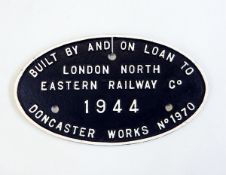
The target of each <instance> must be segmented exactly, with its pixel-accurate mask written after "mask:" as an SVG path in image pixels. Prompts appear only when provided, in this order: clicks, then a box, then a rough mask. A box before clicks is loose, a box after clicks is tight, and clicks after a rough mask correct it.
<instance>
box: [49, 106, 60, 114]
mask: <svg viewBox="0 0 226 175" xmlns="http://www.w3.org/2000/svg"><path fill="white" fill-rule="evenodd" d="M59 110H60V108H59V106H57V105H54V106H52V107H51V111H52V113H54V114H57V113H58V112H59Z"/></svg>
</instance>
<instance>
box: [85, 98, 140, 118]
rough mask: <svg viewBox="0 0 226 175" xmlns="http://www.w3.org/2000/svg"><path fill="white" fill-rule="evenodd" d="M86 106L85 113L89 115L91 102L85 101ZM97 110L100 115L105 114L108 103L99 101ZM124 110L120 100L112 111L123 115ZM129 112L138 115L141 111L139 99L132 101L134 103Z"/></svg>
mask: <svg viewBox="0 0 226 175" xmlns="http://www.w3.org/2000/svg"><path fill="white" fill-rule="evenodd" d="M84 105H85V113H86V114H88V113H89V100H85V101H84ZM95 109H96V111H97V112H98V113H104V112H105V111H106V109H107V103H106V101H105V100H103V99H99V100H97V101H96V106H95ZM122 110H123V109H122V106H121V100H120V99H118V100H117V101H116V103H115V104H114V106H113V108H112V111H114V112H116V113H121V112H122ZM129 111H130V112H134V113H137V112H138V111H139V108H138V105H137V99H133V101H132V103H131V105H130V107H129Z"/></svg>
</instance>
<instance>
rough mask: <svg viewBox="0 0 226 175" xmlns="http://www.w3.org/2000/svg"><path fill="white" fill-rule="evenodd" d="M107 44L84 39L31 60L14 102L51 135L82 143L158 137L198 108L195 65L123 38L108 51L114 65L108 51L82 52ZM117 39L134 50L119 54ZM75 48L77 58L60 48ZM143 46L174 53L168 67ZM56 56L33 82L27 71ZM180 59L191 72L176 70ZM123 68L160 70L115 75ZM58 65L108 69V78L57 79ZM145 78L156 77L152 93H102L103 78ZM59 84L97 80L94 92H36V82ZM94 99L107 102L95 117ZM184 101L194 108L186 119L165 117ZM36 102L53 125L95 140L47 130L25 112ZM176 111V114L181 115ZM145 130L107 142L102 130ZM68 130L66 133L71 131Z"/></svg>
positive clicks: (200, 83) (201, 90)
mask: <svg viewBox="0 0 226 175" xmlns="http://www.w3.org/2000/svg"><path fill="white" fill-rule="evenodd" d="M101 40H108V41H111V38H110V37H109V38H97V39H87V40H82V41H79V42H74V43H69V44H66V45H63V46H61V47H58V48H55V49H53V50H51V51H49V52H47V53H45V54H43V55H42V56H40V57H38V58H37V59H35V60H34V61H33V62H32V63H31V64H30V65H29V66H28V67H27V68H26V69H25V71H24V72H23V74H22V76H21V78H20V80H19V83H18V89H17V95H18V100H19V102H20V104H21V106H22V108H23V110H24V111H25V113H26V114H27V116H28V117H30V118H31V119H32V120H33V121H34V122H35V123H37V124H38V125H40V126H42V127H43V128H46V129H47V130H50V131H52V132H54V133H56V134H59V135H63V136H66V137H70V138H73V139H77V140H86V141H90V142H107V143H109V142H111V143H116V142H128V141H134V140H140V139H145V138H151V137H153V136H157V135H159V134H162V133H165V132H167V131H170V130H172V129H173V128H175V127H177V126H179V125H180V124H182V123H183V122H185V121H186V120H187V119H189V118H190V117H191V116H192V115H193V114H194V113H195V112H196V111H197V109H198V108H199V107H200V105H201V104H202V102H203V99H204V95H205V82H204V80H203V77H202V75H201V73H200V71H199V70H198V69H197V67H196V66H195V65H194V64H193V63H192V62H191V61H190V60H189V59H188V58H186V57H185V56H183V55H182V54H180V53H178V52H177V51H175V50H173V49H171V48H168V47H166V46H163V45H160V44H157V43H153V42H150V41H144V40H139V39H128V38H119V37H114V53H115V54H116V55H117V59H116V60H115V61H110V60H109V59H108V58H107V55H108V54H109V53H111V49H108V50H106V51H96V52H91V51H90V52H88V51H87V47H88V42H91V43H95V42H96V41H101ZM121 41H130V42H135V44H136V47H135V51H134V52H129V51H122V50H120V42H121ZM75 44H77V45H78V50H79V54H78V55H74V56H71V57H67V56H66V55H65V50H64V49H65V48H66V47H68V46H72V45H75ZM145 44H148V45H149V46H150V47H151V46H157V47H158V48H159V49H160V50H163V49H165V50H166V51H167V52H169V51H170V52H172V53H175V55H176V56H175V58H174V61H173V62H172V63H170V62H169V61H166V60H165V59H162V58H159V57H158V56H153V55H151V54H150V55H148V54H144V46H145ZM53 52H56V56H57V58H58V61H57V62H55V63H54V64H53V65H51V66H49V67H48V68H46V69H45V70H44V71H43V72H42V73H39V75H38V76H37V77H36V78H34V77H32V76H31V75H30V74H29V72H28V71H29V69H30V68H31V67H32V66H33V65H35V64H36V63H37V62H38V61H39V60H40V59H43V58H44V57H49V54H50V53H53ZM184 61H186V62H187V63H189V65H190V66H192V67H193V68H194V73H193V74H191V75H189V76H188V75H186V74H185V73H184V72H183V71H182V70H181V66H182V65H183V63H184ZM122 64H128V65H145V64H151V65H153V64H159V65H160V66H161V73H160V74H126V75H122V74H120V73H119V72H120V66H121V65H122ZM63 65H109V66H110V74H109V75H93V74H91V75H62V66H63ZM139 79H140V80H146V79H157V80H158V84H157V88H156V89H154V90H153V89H152V90H107V81H108V80H139ZM59 80H73V81H74V80H79V81H82V80H97V81H98V90H78V91H76V90H68V91H66V90H65V91H40V82H41V81H59ZM169 80H182V81H183V84H182V85H181V86H178V87H177V88H175V89H173V90H172V89H170V88H169V87H168V83H169ZM87 99H88V100H89V102H90V104H89V106H90V113H89V114H85V112H84V101H85V100H87ZM98 99H104V100H105V101H106V104H107V109H106V112H104V113H101V114H100V113H97V112H96V110H95V103H96V101H97V100H98ZM117 99H121V104H122V109H123V110H122V112H121V113H116V112H113V111H112V108H113V106H114V104H115V102H116V101H117ZM133 99H137V104H138V107H139V109H140V110H139V112H137V113H132V112H131V111H129V110H128V109H129V107H130V105H131V102H132V101H133ZM188 102H192V103H193V104H194V105H195V107H196V108H195V110H193V111H189V110H187V116H183V117H182V120H178V121H177V122H176V123H174V122H172V121H171V120H170V118H169V116H170V115H171V114H175V112H177V111H180V112H181V109H182V108H184V107H185V106H186V104H187V103H188ZM169 103H170V104H172V105H173V110H172V111H170V112H167V111H166V110H165V105H167V104H169ZM33 104H37V105H38V106H39V109H41V110H42V111H44V113H45V114H47V115H48V116H50V117H51V118H55V119H56V120H57V121H62V122H63V123H69V124H71V125H76V126H79V127H80V126H81V127H85V128H93V129H95V130H96V133H95V138H88V137H82V136H79V135H77V134H73V133H72V132H69V133H65V132H62V131H59V130H57V129H54V128H51V127H49V126H48V124H44V123H43V122H42V121H40V119H37V118H35V116H34V115H33V114H31V113H29V112H28V109H29V108H30V107H31V106H32V105H33ZM53 105H58V106H59V108H60V110H59V113H57V114H54V113H53V112H51V106H53ZM181 113H182V112H181ZM166 118H168V119H169V121H170V122H168V123H167V124H166V127H165V128H163V129H159V127H158V125H157V123H158V122H160V121H163V120H164V119H166ZM141 126H147V127H148V130H149V133H148V134H147V135H143V134H140V136H136V137H130V136H127V137H126V136H125V137H124V138H115V139H109V138H108V135H107V130H109V129H116V130H118V129H128V128H132V130H133V128H138V127H141ZM71 131H72V130H71Z"/></svg>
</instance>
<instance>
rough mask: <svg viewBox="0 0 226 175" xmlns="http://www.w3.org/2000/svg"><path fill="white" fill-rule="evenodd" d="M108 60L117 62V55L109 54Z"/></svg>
mask: <svg viewBox="0 0 226 175" xmlns="http://www.w3.org/2000/svg"><path fill="white" fill-rule="evenodd" d="M108 59H109V60H111V61H114V60H116V54H115V53H110V54H108Z"/></svg>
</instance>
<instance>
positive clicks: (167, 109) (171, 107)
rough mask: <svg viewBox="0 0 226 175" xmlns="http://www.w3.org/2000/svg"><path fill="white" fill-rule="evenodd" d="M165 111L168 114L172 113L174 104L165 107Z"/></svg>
mask: <svg viewBox="0 0 226 175" xmlns="http://www.w3.org/2000/svg"><path fill="white" fill-rule="evenodd" d="M165 110H166V111H167V112H170V111H172V110H173V105H172V104H170V103H169V104H167V105H166V106H165Z"/></svg>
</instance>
